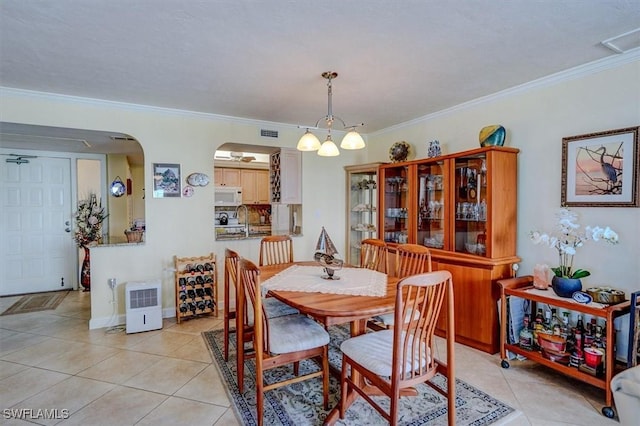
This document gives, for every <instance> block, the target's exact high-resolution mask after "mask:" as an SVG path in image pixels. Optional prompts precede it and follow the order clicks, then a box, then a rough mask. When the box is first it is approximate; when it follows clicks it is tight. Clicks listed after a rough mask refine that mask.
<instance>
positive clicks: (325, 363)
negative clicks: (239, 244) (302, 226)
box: [238, 259, 329, 425]
mask: <svg viewBox="0 0 640 426" xmlns="http://www.w3.org/2000/svg"><path fill="white" fill-rule="evenodd" d="M239 270H240V285H241V287H242V288H243V289H244V291H245V294H247V295H248V296H249V297H248V298H247V299H248V300H251V302H252V305H253V308H254V318H256V320H255V324H254V326H253V330H254V339H253V347H254V352H255V363H256V411H257V421H258V425H262V424H263V418H262V417H263V411H264V392H266V391H269V390H272V389H276V388H279V387H282V386H286V385H290V384H292V383H298V382H301V381H303V380H308V379H313V378H316V377H321V378H322V393H323V400H324V401H323V402H324V409H325V410H328V408H329V333H327V332H326V331H325V329H324V328H323V327H322V326H321V325H320V324H318V323H317V322H315V321H314V320H312V319H311V318H309V317H307V316H306V315H302V314H298V315H285V316H281V317H277V318H269V317H268V315H267V312H266V311H265V309H264V305H263V297H262V289H261V282H260V269H259V268H258V267H257V266H256V265H255V264H254V263H253V262H251V261H249V260H246V259H240V263H239ZM265 300H266V299H265ZM314 358H317V359H318V360H319V361H320V365H321V368H320V369H319V370H316V371H312V372H311V373H308V374H305V375H302V376H300V375H299V374H298V373H299V371H298V368H294V369H293V374H294V375H293V377H290V376H289V375H287V377H290V378H287V379H284V380H282V381H279V382H275V383H269V384H266V383H265V382H264V372H265V371H266V370H269V369H271V368H275V367H280V366H284V365H288V364H293V363H298V362H300V361H302V360H306V359H314ZM238 374H240V373H238Z"/></svg>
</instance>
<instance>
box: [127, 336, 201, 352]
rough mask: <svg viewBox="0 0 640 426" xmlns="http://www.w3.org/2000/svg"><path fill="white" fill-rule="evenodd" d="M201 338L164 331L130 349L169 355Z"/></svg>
mask: <svg viewBox="0 0 640 426" xmlns="http://www.w3.org/2000/svg"><path fill="white" fill-rule="evenodd" d="M196 338H199V337H196V336H193V335H191V334H182V333H169V332H163V333H158V334H155V335H153V336H151V337H149V338H148V339H145V340H144V341H142V342H140V343H138V344H136V345H134V346H132V347H131V348H130V349H131V350H134V351H139V352H146V353H150V354H156V355H164V356H169V355H170V354H171V353H172V352H174V351H176V350H178V349H179V348H180V347H182V346H184V345H186V344H187V343H189V342H191V341H193V340H194V339H196Z"/></svg>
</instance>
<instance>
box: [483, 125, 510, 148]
mask: <svg viewBox="0 0 640 426" xmlns="http://www.w3.org/2000/svg"><path fill="white" fill-rule="evenodd" d="M506 134H507V132H506V130H505V129H504V127H502V126H501V125H499V124H494V125H492V126H486V127H483V128H482V129H480V146H483V147H484V146H491V145H494V146H502V145H504V138H505V136H506Z"/></svg>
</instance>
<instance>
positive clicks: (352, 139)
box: [297, 71, 365, 157]
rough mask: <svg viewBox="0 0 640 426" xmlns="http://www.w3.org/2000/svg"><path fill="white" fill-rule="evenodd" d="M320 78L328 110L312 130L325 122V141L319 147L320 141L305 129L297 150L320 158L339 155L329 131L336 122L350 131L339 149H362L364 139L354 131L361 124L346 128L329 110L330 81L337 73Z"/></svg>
mask: <svg viewBox="0 0 640 426" xmlns="http://www.w3.org/2000/svg"><path fill="white" fill-rule="evenodd" d="M322 77H323V78H326V79H327V80H328V81H327V96H328V108H327V115H326V116H324V117H323V118H321V119H319V120H318V121H317V122H316V125H315V126H314V128H316V129H317V128H318V125H319V124H320V122H321V121H322V120H324V121H325V124H326V126H327V139H326V140H325V141H324V142H323V143H322V145H320V140H319V139H318V138H317V137H316V136H315V135H314V134H313V133H311V131H310V130H309V128H307V129H306V131H305V132H304V135H302V137H301V138H300V140H299V141H298V145H297V149H298V150H299V151H318V155H320V156H322V157H335V156H337V155H340V151H339V150H338V147H337V146H336V144H335V143H334V142H333V140H332V139H331V129H332V127H333V122H334V121H335V120H338V121H340V122H341V123H342V126H343V128H344V129H350V130H349V132H347V134H346V135H345V136H344V138H343V139H342V142H341V143H340V148H343V149H362V148H364V147H365V143H364V139H362V136H360V134H359V133H358V132H357V131H356V127H358V126H362V125H363V123H360V124H358V125H355V126H347V125H346V124H345V122H344V120H342V119H341V118H340V117H338V116H335V115H333V112H332V108H331V96H332V90H331V89H332V84H331V80H333V79H334V78H336V77H338V73H337V72H333V71H327V72H323V73H322Z"/></svg>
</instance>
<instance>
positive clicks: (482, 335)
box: [378, 146, 520, 353]
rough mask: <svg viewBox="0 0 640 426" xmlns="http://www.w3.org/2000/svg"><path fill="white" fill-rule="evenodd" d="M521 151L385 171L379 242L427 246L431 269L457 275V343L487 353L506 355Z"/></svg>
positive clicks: (498, 150)
mask: <svg viewBox="0 0 640 426" xmlns="http://www.w3.org/2000/svg"><path fill="white" fill-rule="evenodd" d="M518 152H519V150H518V149H515V148H508V147H494V146H492V147H484V148H477V149H473V150H469V151H464V152H459V153H454V154H448V155H443V156H438V157H434V158H425V159H418V160H412V161H407V162H400V163H391V164H384V165H381V166H380V168H379V184H378V199H379V200H380V202H379V204H380V205H379V211H380V214H379V224H378V230H379V233H380V238H384V239H385V241H387V243H388V244H389V245H390V246H392V247H393V246H394V245H395V244H397V243H401V242H404V241H405V240H406V241H407V242H409V243H414V244H421V245H424V246H426V247H429V249H430V250H431V258H432V262H433V269H434V270H441V269H446V270H448V271H450V272H451V274H452V276H453V283H454V292H455V319H456V323H455V328H456V330H455V331H456V341H458V342H460V343H463V344H466V345H468V346H471V347H474V348H476V349H479V350H482V351H485V352H488V353H497V352H498V351H499V349H500V341H499V333H498V330H499V327H498V324H499V321H498V309H497V302H498V300H499V299H500V290H499V288H498V285H497V284H496V281H497V280H499V279H503V278H509V277H511V276H512V274H513V271H512V266H513V264H514V263H518V262H519V261H520V258H518V257H517V256H516V230H517V223H516V218H517V173H518V171H517V155H518ZM445 315H446V313H445V312H442V313H441V315H440V319H439V321H438V328H437V333H438V334H439V335H441V336H444V335H445V331H446V324H445V321H444V319H445V318H446V316H445Z"/></svg>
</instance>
